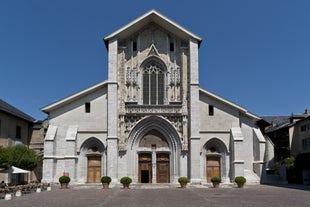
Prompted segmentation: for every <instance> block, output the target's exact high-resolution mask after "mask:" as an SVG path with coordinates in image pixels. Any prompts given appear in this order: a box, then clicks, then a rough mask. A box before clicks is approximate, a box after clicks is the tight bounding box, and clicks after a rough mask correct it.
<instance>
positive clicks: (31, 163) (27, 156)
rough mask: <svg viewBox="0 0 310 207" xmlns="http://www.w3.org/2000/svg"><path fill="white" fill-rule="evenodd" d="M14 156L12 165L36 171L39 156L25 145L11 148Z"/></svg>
mask: <svg viewBox="0 0 310 207" xmlns="http://www.w3.org/2000/svg"><path fill="white" fill-rule="evenodd" d="M9 150H10V152H11V154H12V165H14V166H16V167H19V168H22V169H25V170H34V169H35V168H36V166H37V164H38V161H39V156H38V155H37V154H36V153H35V151H33V150H32V149H28V148H27V147H26V146H25V145H17V146H14V147H10V148H9Z"/></svg>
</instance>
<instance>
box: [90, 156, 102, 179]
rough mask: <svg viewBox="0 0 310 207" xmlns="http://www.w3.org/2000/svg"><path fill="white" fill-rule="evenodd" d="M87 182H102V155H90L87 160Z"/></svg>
mask: <svg viewBox="0 0 310 207" xmlns="http://www.w3.org/2000/svg"><path fill="white" fill-rule="evenodd" d="M87 162H88V163H87V182H88V183H100V182H101V157H100V156H89V157H88V161H87Z"/></svg>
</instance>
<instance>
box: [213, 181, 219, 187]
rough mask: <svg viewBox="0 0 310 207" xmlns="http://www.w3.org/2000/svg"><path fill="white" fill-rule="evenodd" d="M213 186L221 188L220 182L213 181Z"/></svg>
mask: <svg viewBox="0 0 310 207" xmlns="http://www.w3.org/2000/svg"><path fill="white" fill-rule="evenodd" d="M212 184H213V188H219V187H220V182H212Z"/></svg>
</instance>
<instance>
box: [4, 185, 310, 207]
mask: <svg viewBox="0 0 310 207" xmlns="http://www.w3.org/2000/svg"><path fill="white" fill-rule="evenodd" d="M55 206H56V207H71V206H85V207H86V206H87V207H99V206H105V207H106V206H107V207H109V206H113V207H115V206H117V207H119V206H120V207H122V206H126V207H129V206H134V207H142V206H143V207H148V206H169V207H174V206H182V207H186V206H195V207H199V206H208V207H212V206H215V207H224V206H229V207H240V206H241V207H247V206H250V207H261V206H264V207H266V206H270V207H280V206H281V207H284V206H289V207H294V206H296V207H303V206H305V207H306V206H307V207H309V206H310V186H302V185H283V186H267V185H255V186H253V185H247V186H246V187H245V188H244V189H238V188H235V187H232V186H222V187H221V188H219V189H214V188H211V187H206V186H188V188H186V189H181V188H179V187H178V186H177V185H134V186H132V187H131V189H129V190H125V189H122V188H121V187H120V186H118V185H117V186H112V188H111V189H102V187H101V186H100V185H93V186H87V185H80V186H71V187H70V189H64V190H62V189H59V187H57V186H54V187H53V188H52V191H51V192H47V191H43V192H41V193H31V194H28V195H23V196H21V197H13V198H12V200H10V201H6V200H3V199H1V200H0V207H55Z"/></svg>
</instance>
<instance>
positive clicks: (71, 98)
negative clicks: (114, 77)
mask: <svg viewBox="0 0 310 207" xmlns="http://www.w3.org/2000/svg"><path fill="white" fill-rule="evenodd" d="M107 83H108V81H103V82H100V83H98V84H96V85H94V86H91V87H89V88H86V89H84V90H82V91H80V92H77V93H75V94H73V95H71V96H68V97H66V98H64V99H61V100H59V101H56V102H54V103H52V104H50V105H47V106H44V107H43V108H41V111H43V112H45V113H49V112H50V111H51V110H53V109H55V108H58V107H60V106H62V105H65V104H67V103H70V102H72V101H74V100H77V99H78V98H80V97H82V96H85V95H87V94H90V93H92V92H93V91H95V90H97V89H99V88H101V87H105V86H106V85H107Z"/></svg>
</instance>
